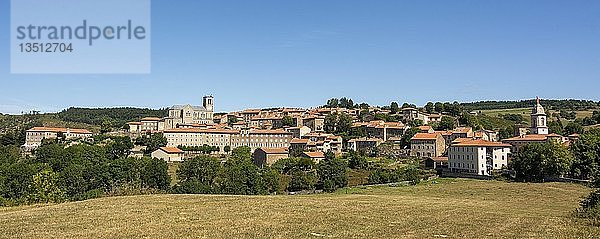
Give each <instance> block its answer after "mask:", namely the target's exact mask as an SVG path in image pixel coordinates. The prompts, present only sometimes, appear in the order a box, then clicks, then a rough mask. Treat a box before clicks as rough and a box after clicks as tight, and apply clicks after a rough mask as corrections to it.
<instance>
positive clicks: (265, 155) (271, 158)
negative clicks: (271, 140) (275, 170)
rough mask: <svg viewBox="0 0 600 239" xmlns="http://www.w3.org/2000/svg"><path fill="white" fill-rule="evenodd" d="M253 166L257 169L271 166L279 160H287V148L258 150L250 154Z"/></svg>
mask: <svg viewBox="0 0 600 239" xmlns="http://www.w3.org/2000/svg"><path fill="white" fill-rule="evenodd" d="M252 158H253V160H254V164H256V165H257V166H259V167H263V166H265V165H267V166H271V165H273V164H274V163H276V162H277V161H279V160H280V159H284V158H289V150H288V149H287V148H258V149H256V150H254V153H253V154H252Z"/></svg>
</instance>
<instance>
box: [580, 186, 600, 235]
mask: <svg viewBox="0 0 600 239" xmlns="http://www.w3.org/2000/svg"><path fill="white" fill-rule="evenodd" d="M579 205H580V208H579V209H578V210H577V212H576V214H577V215H578V216H579V217H580V218H584V219H587V220H590V222H591V223H592V224H593V225H595V226H600V190H596V191H594V192H592V193H590V195H588V196H587V197H586V198H584V199H583V200H582V201H581V202H580V204H579Z"/></svg>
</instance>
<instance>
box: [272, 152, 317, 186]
mask: <svg viewBox="0 0 600 239" xmlns="http://www.w3.org/2000/svg"><path fill="white" fill-rule="evenodd" d="M272 168H274V169H276V170H278V171H279V172H280V173H282V174H285V175H287V176H289V177H290V178H291V180H290V183H289V185H288V188H287V190H288V191H290V192H294V191H301V190H313V189H315V185H316V183H317V181H318V178H317V175H316V171H315V163H314V162H313V160H312V159H309V158H287V159H281V160H279V161H277V162H276V163H275V164H273V166H272Z"/></svg>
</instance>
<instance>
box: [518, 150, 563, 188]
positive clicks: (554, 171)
mask: <svg viewBox="0 0 600 239" xmlns="http://www.w3.org/2000/svg"><path fill="white" fill-rule="evenodd" d="M572 162H573V155H572V154H571V152H569V150H568V149H567V148H566V147H564V146H562V145H559V144H555V143H531V144H526V145H523V146H522V147H521V149H519V152H518V153H517V155H516V157H515V158H514V159H513V162H512V164H513V165H512V166H513V169H514V170H515V171H516V173H517V178H519V179H522V180H524V181H529V182H541V181H543V180H544V178H546V177H559V176H563V175H564V174H565V173H567V172H568V171H569V169H570V167H571V164H572Z"/></svg>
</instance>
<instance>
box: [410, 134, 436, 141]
mask: <svg viewBox="0 0 600 239" xmlns="http://www.w3.org/2000/svg"><path fill="white" fill-rule="evenodd" d="M439 136H440V134H439V133H417V134H415V136H413V137H412V138H410V140H436V139H437V138H438V137H439Z"/></svg>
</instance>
